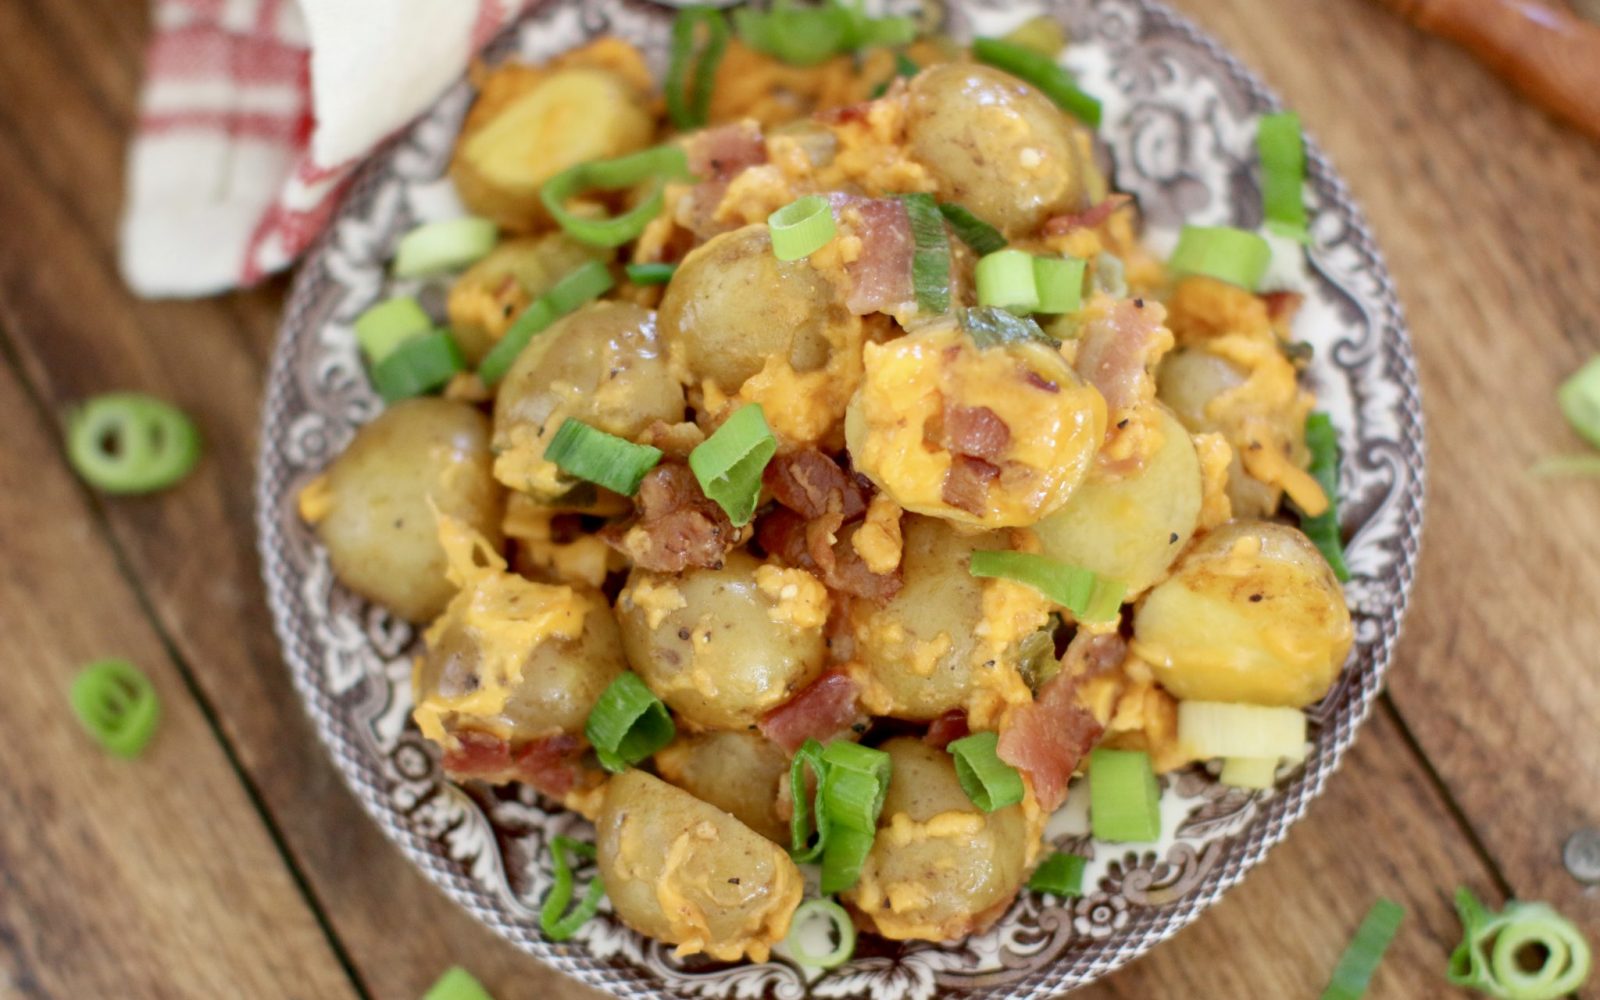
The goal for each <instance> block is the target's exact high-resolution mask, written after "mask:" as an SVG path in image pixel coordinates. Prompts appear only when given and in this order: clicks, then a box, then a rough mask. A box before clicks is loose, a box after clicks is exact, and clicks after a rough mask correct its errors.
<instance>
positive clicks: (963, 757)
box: [946, 732, 1023, 813]
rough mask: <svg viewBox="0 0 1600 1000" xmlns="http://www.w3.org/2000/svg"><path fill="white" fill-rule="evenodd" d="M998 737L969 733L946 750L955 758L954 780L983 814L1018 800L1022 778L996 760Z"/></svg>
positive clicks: (1015, 771) (1004, 763)
mask: <svg viewBox="0 0 1600 1000" xmlns="http://www.w3.org/2000/svg"><path fill="white" fill-rule="evenodd" d="M999 742H1000V737H999V736H998V735H997V734H995V733H992V732H985V733H973V734H972V735H971V736H963V737H962V738H961V739H959V740H955V741H954V742H952V743H951V744H950V745H949V746H948V747H946V749H947V750H948V751H949V752H950V756H951V757H953V758H955V764H956V779H957V780H959V781H960V782H961V790H962V791H964V792H966V793H967V798H969V799H971V800H972V804H973V805H975V806H977V807H978V808H979V809H982V810H983V811H984V812H986V813H990V812H994V811H995V810H996V809H1004V808H1005V807H1006V806H1011V805H1016V804H1017V803H1018V802H1021V801H1022V794H1023V788H1022V775H1020V774H1018V773H1017V769H1016V768H1014V767H1012V766H1011V765H1010V764H1007V763H1006V762H1005V761H1003V760H1001V759H1000V755H999V753H997V752H996V747H997V746H998V745H999Z"/></svg>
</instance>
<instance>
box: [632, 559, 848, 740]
mask: <svg viewBox="0 0 1600 1000" xmlns="http://www.w3.org/2000/svg"><path fill="white" fill-rule="evenodd" d="M790 585H792V586H793V588H794V592H793V593H792V594H789V593H786V591H787V590H788V589H789V587H790ZM827 602H828V598H827V590H826V589H825V588H824V587H823V586H822V583H821V581H819V580H817V579H816V578H815V577H813V576H811V575H810V574H808V573H806V572H805V571H804V570H784V569H780V568H779V567H777V566H775V565H771V564H763V563H761V562H760V561H759V560H757V559H756V558H755V557H754V556H752V555H750V554H749V553H747V552H744V551H734V552H730V553H728V555H727V558H726V560H725V561H724V563H723V565H722V567H721V568H719V569H694V570H690V571H688V572H686V573H684V574H682V575H681V576H678V577H670V576H664V575H661V574H657V573H650V572H647V571H645V570H641V569H637V568H636V569H634V571H633V573H632V574H631V575H630V576H629V577H628V585H627V586H626V587H625V588H623V591H622V593H621V594H619V595H618V596H617V620H618V621H619V623H620V624H621V626H622V645H623V649H625V650H626V651H627V654H628V662H629V663H631V664H632V665H633V669H634V671H635V672H637V673H638V675H639V676H640V677H641V678H642V679H643V680H644V682H645V683H646V684H647V685H649V686H650V689H651V690H652V691H654V692H655V693H656V694H657V695H659V696H660V697H661V698H662V700H663V701H665V702H666V703H667V704H668V705H669V706H670V707H671V708H672V710H673V711H674V712H677V713H678V714H679V715H681V716H682V717H683V718H684V720H685V721H687V722H689V723H690V724H691V725H694V726H697V727H700V728H703V729H746V728H748V727H750V726H753V725H755V724H756V722H757V721H758V720H759V719H760V718H761V716H762V715H763V714H765V713H766V712H767V711H768V710H769V709H772V708H776V707H777V706H778V705H781V704H783V703H784V702H786V701H788V700H789V699H790V698H791V697H792V696H793V695H794V694H795V692H797V691H799V690H800V689H801V688H803V687H805V686H806V685H807V684H809V683H811V682H812V681H813V680H815V679H816V677H817V675H818V674H820V673H821V672H822V661H823V656H824V653H825V652H826V646H827V644H826V642H825V641H824V639H823V635H822V626H823V624H824V623H825V622H826V621H827V615H828V610H827V609H828V603H827Z"/></svg>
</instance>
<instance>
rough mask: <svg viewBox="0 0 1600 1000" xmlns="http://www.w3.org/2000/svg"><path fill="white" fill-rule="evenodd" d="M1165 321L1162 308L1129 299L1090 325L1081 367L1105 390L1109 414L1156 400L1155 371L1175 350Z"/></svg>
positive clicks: (1080, 371) (1082, 344) (1081, 350)
mask: <svg viewBox="0 0 1600 1000" xmlns="http://www.w3.org/2000/svg"><path fill="white" fill-rule="evenodd" d="M1162 319H1163V313H1162V311H1161V309H1160V308H1159V307H1158V306H1157V305H1156V304H1154V303H1146V302H1144V301H1143V300H1141V299H1125V300H1123V301H1121V302H1118V303H1117V304H1116V305H1114V306H1112V307H1111V309H1110V310H1109V311H1107V312H1105V313H1104V314H1102V315H1099V316H1096V317H1095V318H1094V319H1092V320H1090V321H1089V322H1088V323H1087V324H1086V325H1085V329H1084V333H1083V339H1082V341H1081V342H1080V344H1079V347H1078V358H1077V361H1076V363H1075V364H1076V367H1077V369H1078V374H1080V375H1082V376H1083V377H1084V378H1085V379H1087V380H1088V381H1089V383H1090V384H1091V385H1093V386H1094V387H1095V388H1096V389H1098V390H1100V395H1102V396H1104V397H1105V400H1106V408H1107V409H1108V410H1110V411H1113V412H1114V411H1117V410H1122V409H1128V408H1131V407H1134V406H1137V405H1138V404H1139V403H1141V402H1142V401H1144V400H1146V399H1149V398H1151V397H1152V396H1153V395H1154V393H1155V382H1154V381H1153V378H1152V376H1151V373H1150V369H1151V368H1152V367H1153V366H1154V364H1155V362H1156V361H1157V360H1158V359H1159V356H1160V354H1161V352H1163V351H1165V350H1166V348H1167V347H1168V346H1170V338H1169V336H1168V335H1167V334H1166V333H1165V330H1164V328H1163V327H1162V325H1161V322H1162Z"/></svg>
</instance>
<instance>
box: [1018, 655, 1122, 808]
mask: <svg viewBox="0 0 1600 1000" xmlns="http://www.w3.org/2000/svg"><path fill="white" fill-rule="evenodd" d="M1077 688H1078V678H1077V677H1076V676H1075V675H1073V674H1070V673H1068V672H1067V671H1066V670H1062V671H1061V673H1059V674H1056V675H1055V676H1054V677H1052V678H1050V679H1049V680H1048V681H1046V682H1045V684H1044V687H1042V688H1040V689H1039V694H1038V695H1037V696H1036V697H1035V698H1034V701H1033V704H1031V705H1021V706H1018V707H1017V708H1014V709H1012V710H1011V711H1010V712H1008V713H1007V714H1006V717H1005V720H1004V721H1003V722H1002V723H1001V725H1000V743H999V745H998V747H997V748H996V751H995V752H996V753H997V754H998V755H999V757H1000V759H1001V760H1003V761H1005V762H1006V763H1007V764H1010V765H1011V766H1012V767H1014V768H1016V769H1017V770H1019V771H1022V772H1024V773H1026V774H1027V776H1028V780H1029V781H1031V782H1032V783H1033V793H1034V795H1035V796H1037V797H1038V799H1039V806H1040V808H1042V809H1043V810H1044V811H1045V812H1047V813H1048V812H1052V811H1054V810H1055V809H1056V808H1057V807H1058V806H1060V805H1061V803H1062V802H1065V801H1066V798H1067V782H1069V781H1070V780H1072V772H1074V771H1076V770H1077V769H1078V762H1079V761H1080V760H1082V759H1083V755H1084V754H1086V753H1088V752H1089V749H1090V748H1091V747H1093V746H1094V744H1095V741H1096V740H1097V739H1099V738H1100V732H1101V726H1100V723H1099V722H1097V721H1096V720H1095V717H1094V716H1093V715H1091V714H1090V713H1089V710H1088V709H1086V708H1084V707H1083V706H1082V705H1080V704H1078V698H1077Z"/></svg>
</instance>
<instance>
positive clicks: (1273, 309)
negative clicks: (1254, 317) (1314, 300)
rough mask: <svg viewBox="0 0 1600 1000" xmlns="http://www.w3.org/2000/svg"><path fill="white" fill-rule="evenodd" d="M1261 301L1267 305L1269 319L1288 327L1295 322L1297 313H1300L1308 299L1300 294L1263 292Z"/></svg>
mask: <svg viewBox="0 0 1600 1000" xmlns="http://www.w3.org/2000/svg"><path fill="white" fill-rule="evenodd" d="M1261 301H1262V302H1264V303H1266V306H1267V318H1268V319H1270V320H1272V321H1273V322H1274V323H1277V322H1279V321H1282V323H1283V325H1284V326H1288V325H1289V324H1290V323H1292V322H1294V316H1295V313H1297V312H1299V311H1300V306H1301V305H1303V304H1304V303H1305V301H1306V297H1305V296H1304V295H1302V294H1300V293H1299V292H1263V293H1262V295H1261Z"/></svg>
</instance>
